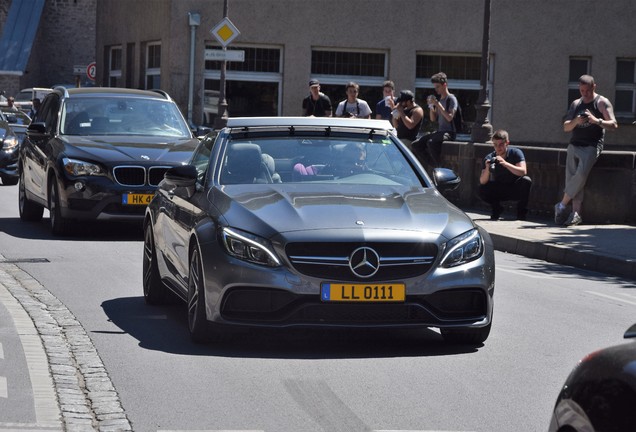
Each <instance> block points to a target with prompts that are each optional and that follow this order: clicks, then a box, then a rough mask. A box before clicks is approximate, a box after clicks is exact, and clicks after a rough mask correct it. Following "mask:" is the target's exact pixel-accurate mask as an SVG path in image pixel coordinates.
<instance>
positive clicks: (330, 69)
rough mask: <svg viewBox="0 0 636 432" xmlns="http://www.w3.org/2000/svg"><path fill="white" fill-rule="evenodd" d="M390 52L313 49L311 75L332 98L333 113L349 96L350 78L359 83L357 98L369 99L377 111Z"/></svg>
mask: <svg viewBox="0 0 636 432" xmlns="http://www.w3.org/2000/svg"><path fill="white" fill-rule="evenodd" d="M387 60H388V55H387V53H386V52H383V51H366V52H360V51H346V50H341V51H333V50H327V49H320V48H314V49H313V50H312V52H311V77H312V78H317V79H318V80H319V81H320V90H321V91H322V92H323V93H325V94H326V95H327V96H329V98H330V99H331V103H332V104H333V112H334V113H335V112H336V108H337V107H338V103H339V102H341V101H343V100H344V99H345V98H346V97H347V94H346V91H345V86H346V84H347V83H348V82H349V81H355V82H356V83H358V85H360V93H359V94H358V98H360V99H363V100H365V101H367V103H368V104H369V107H371V110H373V111H374V113H373V114H372V115H371V117H375V104H376V103H377V102H378V101H379V100H380V99H382V97H383V95H382V84H383V83H384V81H385V80H387V79H388V64H387Z"/></svg>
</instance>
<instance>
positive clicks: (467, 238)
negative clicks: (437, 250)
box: [441, 228, 484, 267]
mask: <svg viewBox="0 0 636 432" xmlns="http://www.w3.org/2000/svg"><path fill="white" fill-rule="evenodd" d="M483 253H484V241H483V239H482V238H481V235H480V234H479V231H478V230H477V229H476V228H475V229H472V230H470V231H467V232H465V233H464V234H461V235H459V236H457V237H455V238H454V239H452V240H451V241H449V242H448V243H446V248H445V250H444V257H443V258H442V264H441V266H442V267H455V266H458V265H462V264H466V263H467V262H470V261H473V260H476V259H477V258H479V257H480V256H482V254H483Z"/></svg>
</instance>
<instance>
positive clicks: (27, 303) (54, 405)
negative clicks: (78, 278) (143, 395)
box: [0, 256, 132, 432]
mask: <svg viewBox="0 0 636 432" xmlns="http://www.w3.org/2000/svg"><path fill="white" fill-rule="evenodd" d="M3 261H4V259H3V258H2V256H0V301H2V303H3V304H4V305H5V306H6V307H7V309H8V310H9V311H10V313H11V315H12V316H13V320H14V323H15V324H16V326H17V327H19V329H18V330H19V333H22V334H21V335H20V338H21V340H22V345H23V348H24V351H25V357H26V363H27V364H26V365H24V366H25V368H27V370H28V373H29V374H30V377H31V381H32V385H33V399H34V405H35V412H36V422H35V423H33V424H19V423H11V424H8V423H2V418H0V431H8V430H19V431H25V430H34V431H43V430H60V431H78V432H79V431H95V430H99V431H129V430H132V427H131V424H130V422H129V421H128V419H127V418H126V415H125V413H124V410H123V408H122V406H121V403H120V400H119V396H118V394H117V392H116V390H115V388H114V387H113V384H112V382H111V380H110V378H109V376H108V373H107V372H106V369H105V368H104V365H103V363H102V360H101V359H100V358H99V355H98V354H97V351H96V349H95V347H94V346H93V343H92V341H91V340H90V338H89V337H88V335H87V334H86V331H85V330H84V328H83V327H82V326H81V325H80V323H79V322H78V321H77V320H76V319H75V317H74V316H73V314H72V313H71V312H70V311H69V310H68V309H67V308H66V306H64V305H63V304H62V303H61V302H60V301H59V300H58V299H56V298H55V296H53V295H52V294H51V293H50V292H49V291H48V290H47V289H46V288H44V287H43V286H42V285H40V283H39V282H38V281H36V280H35V279H33V278H32V277H31V276H29V275H28V274H27V273H25V272H24V271H22V270H20V269H19V268H18V267H17V266H16V265H14V264H10V263H6V262H3ZM11 297H12V298H13V299H14V301H12V300H11ZM21 311H22V313H24V312H25V313H26V314H27V315H28V317H24V316H22V315H21ZM28 318H30V320H29V319H28ZM38 335H39V337H38ZM42 356H44V357H42ZM47 371H48V374H47Z"/></svg>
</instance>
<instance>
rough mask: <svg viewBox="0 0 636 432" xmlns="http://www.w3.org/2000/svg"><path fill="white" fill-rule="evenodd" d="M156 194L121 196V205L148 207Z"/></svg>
mask: <svg viewBox="0 0 636 432" xmlns="http://www.w3.org/2000/svg"><path fill="white" fill-rule="evenodd" d="M153 196H155V194H138V193H129V194H123V195H122V196H121V203H122V204H124V205H148V204H150V200H152V197H153Z"/></svg>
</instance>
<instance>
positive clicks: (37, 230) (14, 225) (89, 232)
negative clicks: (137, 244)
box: [0, 215, 143, 241]
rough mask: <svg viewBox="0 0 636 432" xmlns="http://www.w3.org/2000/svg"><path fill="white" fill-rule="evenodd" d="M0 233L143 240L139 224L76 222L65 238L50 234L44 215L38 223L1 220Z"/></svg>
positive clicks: (34, 237) (28, 236)
mask: <svg viewBox="0 0 636 432" xmlns="http://www.w3.org/2000/svg"><path fill="white" fill-rule="evenodd" d="M0 232H4V233H6V234H7V235H10V236H12V237H15V238H21V239H29V240H59V241H75V240H92V241H139V240H143V228H142V224H141V221H139V222H112V221H99V222H97V221H76V222H75V224H74V225H73V232H72V233H70V234H69V235H65V236H54V235H53V234H51V227H50V225H49V218H48V216H46V215H45V217H43V218H42V220H41V221H39V222H24V221H22V220H20V218H1V219H0Z"/></svg>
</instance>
